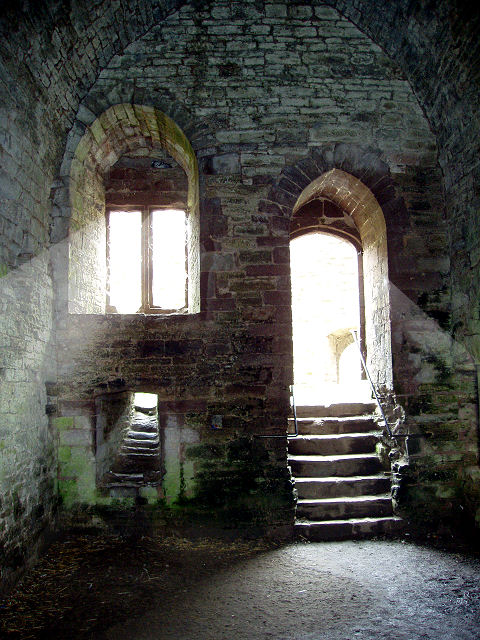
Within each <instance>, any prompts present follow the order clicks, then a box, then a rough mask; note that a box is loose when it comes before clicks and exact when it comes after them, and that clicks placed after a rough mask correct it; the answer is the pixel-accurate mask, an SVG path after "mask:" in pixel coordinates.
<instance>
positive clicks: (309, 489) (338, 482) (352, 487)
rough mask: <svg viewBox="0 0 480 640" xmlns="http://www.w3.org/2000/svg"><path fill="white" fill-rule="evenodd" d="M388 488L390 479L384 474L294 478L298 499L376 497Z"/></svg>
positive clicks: (388, 489)
mask: <svg viewBox="0 0 480 640" xmlns="http://www.w3.org/2000/svg"><path fill="white" fill-rule="evenodd" d="M390 487H391V479H390V477H389V476H386V475H385V474H377V475H371V476H351V477H347V478H338V477H327V478H295V488H296V490H297V494H298V497H299V499H308V498H313V499H315V498H317V499H318V498H340V497H345V498H347V497H355V496H361V495H378V494H382V493H387V492H388V491H390Z"/></svg>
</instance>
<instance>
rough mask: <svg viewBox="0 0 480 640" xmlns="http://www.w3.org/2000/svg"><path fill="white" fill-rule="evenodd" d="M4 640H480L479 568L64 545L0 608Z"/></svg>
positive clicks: (478, 564)
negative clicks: (6, 639)
mask: <svg viewBox="0 0 480 640" xmlns="http://www.w3.org/2000/svg"><path fill="white" fill-rule="evenodd" d="M0 638H1V639H2V640H3V638H8V640H10V639H11V640H30V639H31V640H67V639H68V640H147V639H148V640H168V639H175V640H247V639H248V640H267V639H269V640H377V639H378V640H387V639H388V640H417V639H422V640H442V639H448V640H476V639H479V640H480V560H479V559H478V557H477V556H474V555H467V554H465V553H463V552H462V553H460V552H458V551H455V552H453V551H443V550H440V549H435V548H431V547H426V546H419V545H417V544H415V543H413V542H405V541H403V542H402V541H362V542H337V543H317V544H315V543H310V544H309V543H298V544H290V545H287V546H283V547H274V548H272V546H269V545H267V544H265V543H264V542H262V541H259V542H246V541H243V542H242V541H235V542H225V541H220V540H211V539H198V540H187V539H183V538H179V537H170V538H165V537H162V536H160V535H159V536H157V537H151V538H147V537H146V538H141V539H139V540H133V541H132V540H129V539H126V538H122V537H121V536H109V535H98V536H92V535H71V536H67V537H66V538H63V539H61V540H58V541H57V542H56V543H55V544H54V545H52V547H51V548H50V550H49V552H48V553H47V554H46V555H45V556H44V557H43V559H42V560H41V562H40V563H39V564H38V565H37V566H36V567H35V569H34V570H33V571H31V572H30V573H29V574H28V575H27V576H25V578H24V580H23V581H22V583H21V584H20V585H19V586H18V588H17V589H16V590H15V591H14V592H13V593H12V594H10V596H9V598H7V599H4V600H3V601H0Z"/></svg>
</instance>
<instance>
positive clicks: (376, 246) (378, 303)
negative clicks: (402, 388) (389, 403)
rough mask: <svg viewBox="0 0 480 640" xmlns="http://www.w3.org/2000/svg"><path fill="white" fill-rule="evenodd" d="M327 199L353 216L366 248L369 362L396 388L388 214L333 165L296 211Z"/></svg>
mask: <svg viewBox="0 0 480 640" xmlns="http://www.w3.org/2000/svg"><path fill="white" fill-rule="evenodd" d="M318 199H326V200H328V201H330V202H332V203H334V204H335V205H337V206H338V208H339V209H340V210H342V211H343V212H344V213H345V214H347V215H348V216H350V217H351V219H352V220H353V223H354V225H355V227H356V229H357V230H358V234H359V236H360V241H361V246H362V251H363V280H364V300H365V338H366V345H367V363H368V367H369V370H370V374H371V376H372V378H373V380H374V382H375V384H376V385H377V386H378V387H379V388H382V389H384V390H392V388H393V375H392V347H391V326H390V295H389V280H388V251H387V233H386V225H385V218H384V216H383V212H382V209H381V207H380V205H379V203H378V202H377V200H376V198H375V196H374V195H373V193H372V192H371V191H370V189H369V188H368V187H366V186H365V185H364V184H363V183H362V182H361V181H360V180H358V179H357V178H355V176H353V175H351V174H349V173H346V172H345V171H342V170H341V169H336V168H334V169H331V170H330V171H327V172H326V173H324V174H323V175H321V176H319V177H318V178H316V179H315V180H313V181H312V182H310V184H309V185H308V186H307V187H305V188H304V189H303V191H302V192H301V194H300V195H299V197H298V198H297V201H296V203H295V205H294V207H293V215H294V216H295V214H296V213H297V212H298V211H299V210H300V209H301V208H302V207H305V206H306V205H307V204H308V203H310V202H313V201H314V200H318Z"/></svg>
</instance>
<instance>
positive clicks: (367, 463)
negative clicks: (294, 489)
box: [288, 453, 382, 478]
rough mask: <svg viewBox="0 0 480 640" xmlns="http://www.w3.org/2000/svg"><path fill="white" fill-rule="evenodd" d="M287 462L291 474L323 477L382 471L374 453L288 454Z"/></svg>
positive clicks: (370, 473) (359, 474)
mask: <svg viewBox="0 0 480 640" xmlns="http://www.w3.org/2000/svg"><path fill="white" fill-rule="evenodd" d="M288 463H289V465H290V466H291V468H292V474H293V476H295V477H296V478H297V477H303V478H305V477H309V478H325V477H327V476H367V475H372V474H374V473H380V472H381V471H382V465H381V462H380V460H379V458H378V457H377V456H376V455H375V454H374V453H372V454H362V455H350V456H347V455H343V456H314V455H311V456H296V455H289V456H288Z"/></svg>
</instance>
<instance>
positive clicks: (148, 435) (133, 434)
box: [127, 429, 158, 441]
mask: <svg viewBox="0 0 480 640" xmlns="http://www.w3.org/2000/svg"><path fill="white" fill-rule="evenodd" d="M129 438H130V439H133V440H157V441H158V431H157V430H155V431H135V430H134V429H131V430H130V431H129V432H128V433H127V439H129Z"/></svg>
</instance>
